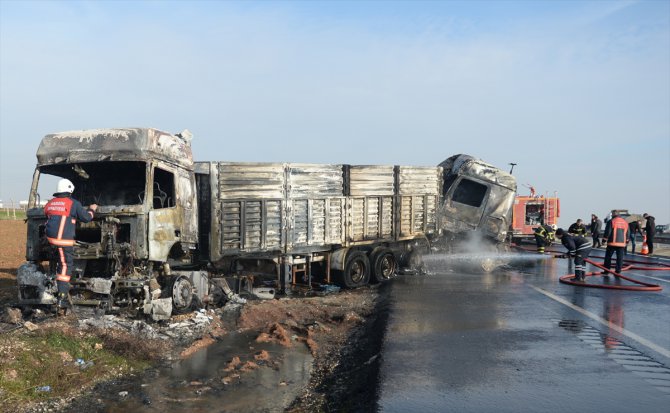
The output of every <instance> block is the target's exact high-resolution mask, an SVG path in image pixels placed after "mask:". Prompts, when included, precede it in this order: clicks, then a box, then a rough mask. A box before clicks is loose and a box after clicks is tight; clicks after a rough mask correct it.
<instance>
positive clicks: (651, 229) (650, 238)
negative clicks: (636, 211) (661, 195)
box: [642, 213, 656, 255]
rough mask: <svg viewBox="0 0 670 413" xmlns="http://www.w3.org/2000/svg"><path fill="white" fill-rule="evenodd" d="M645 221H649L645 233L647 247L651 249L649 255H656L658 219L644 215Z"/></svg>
mask: <svg viewBox="0 0 670 413" xmlns="http://www.w3.org/2000/svg"><path fill="white" fill-rule="evenodd" d="M642 216H643V217H644V219H646V220H647V224H646V225H645V226H644V232H645V233H646V234H647V247H649V254H648V255H651V254H653V253H654V235H656V218H654V217H652V216H651V215H649V214H647V213H644V214H643V215H642Z"/></svg>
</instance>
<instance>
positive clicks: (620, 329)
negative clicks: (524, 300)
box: [530, 285, 670, 358]
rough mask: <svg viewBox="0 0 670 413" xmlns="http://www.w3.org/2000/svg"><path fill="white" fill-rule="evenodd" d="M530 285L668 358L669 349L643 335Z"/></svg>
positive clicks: (669, 356) (532, 286) (533, 287)
mask: <svg viewBox="0 0 670 413" xmlns="http://www.w3.org/2000/svg"><path fill="white" fill-rule="evenodd" d="M530 287H531V288H532V289H534V290H535V291H537V292H539V293H540V294H543V295H545V296H547V297H549V298H551V299H552V300H554V301H556V302H559V303H561V304H563V305H564V306H566V307H570V308H572V309H573V310H575V311H577V312H578V313H580V314H582V315H585V316H587V317H588V318H590V319H592V320H595V321H597V322H599V323H600V324H602V325H604V326H605V327H607V328H610V329H612V330H614V331H616V332H618V333H620V334H623V335H625V336H627V337H629V338H632V339H633V340H635V341H637V342H638V343H640V344H642V345H643V346H645V347H648V348H650V349H652V350H654V351H655V352H657V353H659V354H662V355H663V356H665V357H668V358H670V350H668V349H666V348H664V347H661V346H659V345H658V344H656V343H653V342H652V341H649V340H647V339H646V338H644V337H640V336H638V335H637V334H635V333H633V332H632V331H629V330H626V329H625V328H623V327H620V326H618V325H616V324H614V323H610V322H609V321H607V320H605V319H604V318H602V317H599V316H597V315H595V314H593V313H591V312H589V311H586V310H585V309H583V308H582V307H579V306H576V305H574V304H572V303H571V302H569V301H567V300H565V299H563V298H561V297H559V296H557V295H555V294H552V293H550V292H549V291H546V290H543V289H542V288H539V287H536V286H534V285H531V286H530Z"/></svg>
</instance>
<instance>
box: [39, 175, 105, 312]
mask: <svg viewBox="0 0 670 413" xmlns="http://www.w3.org/2000/svg"><path fill="white" fill-rule="evenodd" d="M73 191H74V184H73V183H72V182H71V181H70V180H69V179H61V180H60V181H58V184H57V186H56V193H55V194H54V198H53V199H51V200H50V201H49V202H47V204H46V205H45V206H44V213H45V214H46V216H47V223H46V228H45V232H46V236H47V240H48V241H49V244H51V246H52V247H53V248H54V249H55V250H56V251H57V253H58V265H57V266H56V285H57V286H58V301H57V306H58V308H59V309H65V308H67V306H68V304H69V300H68V293H69V291H70V277H71V275H72V265H73V262H74V244H75V241H74V233H75V227H76V223H77V220H79V221H81V222H90V221H91V220H92V219H93V215H94V213H95V210H96V209H98V206H97V205H96V204H91V205H90V206H89V207H88V208H84V207H83V206H82V205H81V203H80V202H79V201H77V200H76V199H74V198H72V192H73Z"/></svg>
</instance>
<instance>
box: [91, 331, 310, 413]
mask: <svg viewBox="0 0 670 413" xmlns="http://www.w3.org/2000/svg"><path fill="white" fill-rule="evenodd" d="M254 339H255V335H251V334H246V333H236V332H232V333H229V334H227V335H226V336H225V337H223V338H222V340H221V341H219V342H217V343H215V344H213V345H211V346H209V347H207V348H205V349H202V350H200V351H198V352H197V353H195V354H193V355H192V356H191V357H189V358H188V359H185V360H180V361H178V362H175V363H174V364H172V365H171V366H168V367H163V368H159V369H156V370H153V371H152V372H150V373H147V374H146V375H144V376H143V377H140V378H138V379H136V380H133V381H132V382H130V383H124V384H122V385H120V386H117V387H115V388H113V389H111V392H110V394H108V395H106V396H104V397H103V398H101V399H99V401H101V402H102V404H103V406H104V411H105V412H109V413H128V412H134V411H140V410H142V411H160V412H161V413H177V412H189V413H191V412H192V413H198V412H203V413H204V412H207V413H211V412H212V411H216V412H258V411H264V412H281V411H284V409H285V408H286V407H288V406H289V405H290V403H291V402H292V401H293V400H294V399H295V398H296V397H297V396H298V395H299V394H300V392H301V391H302V389H304V388H305V386H306V385H307V383H308V381H309V378H310V374H311V370H312V361H313V359H312V356H311V354H310V353H309V351H308V350H307V348H306V347H305V346H304V344H302V343H294V346H293V347H292V348H285V347H282V346H279V345H276V344H271V343H256V342H255V340H254ZM261 350H265V351H267V352H268V353H270V356H271V359H270V361H269V363H271V364H270V365H263V364H264V363H263V362H261V361H255V360H254V359H253V354H255V353H258V352H259V351H261ZM234 356H239V357H240V359H241V360H242V363H244V362H246V361H247V360H250V361H254V362H256V363H257V364H258V365H259V366H260V367H259V368H257V369H254V370H251V371H249V372H240V371H230V372H227V371H224V369H225V368H226V367H227V365H228V363H229V362H230V360H231V359H232V358H233V357H234ZM236 375H239V377H236ZM224 377H229V378H231V379H232V381H231V383H230V384H224V383H223V381H222V379H223V378H224ZM122 391H127V392H128V395H127V396H126V397H122V396H120V395H119V392H122Z"/></svg>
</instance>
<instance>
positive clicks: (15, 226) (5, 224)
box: [0, 220, 26, 308]
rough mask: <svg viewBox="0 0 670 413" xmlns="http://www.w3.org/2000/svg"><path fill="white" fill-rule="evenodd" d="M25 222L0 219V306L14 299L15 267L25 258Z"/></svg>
mask: <svg viewBox="0 0 670 413" xmlns="http://www.w3.org/2000/svg"><path fill="white" fill-rule="evenodd" d="M25 253H26V224H25V223H24V222H23V221H22V220H18V221H13V220H2V221H0V306H2V307H3V308H4V307H5V306H6V305H8V304H10V303H11V302H15V301H16V297H17V293H16V269H17V268H18V266H19V265H21V263H22V262H24V261H25V260H26V257H25Z"/></svg>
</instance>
